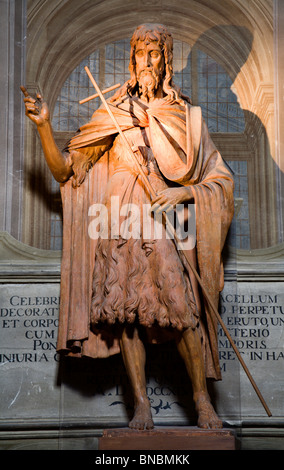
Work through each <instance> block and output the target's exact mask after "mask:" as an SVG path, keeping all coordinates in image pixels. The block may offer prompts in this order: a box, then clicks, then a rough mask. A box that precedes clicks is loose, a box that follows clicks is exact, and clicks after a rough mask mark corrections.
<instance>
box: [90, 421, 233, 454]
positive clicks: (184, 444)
mask: <svg viewBox="0 0 284 470" xmlns="http://www.w3.org/2000/svg"><path fill="white" fill-rule="evenodd" d="M235 449H236V442H235V435H234V433H233V431H231V430H228V429H218V430H216V429H214V430H211V429H210V430H207V429H200V428H196V427H183V426H182V427H171V428H169V427H157V428H154V429H152V430H150V431H136V430H133V429H129V428H118V429H106V430H104V432H103V435H102V437H100V438H99V450H235Z"/></svg>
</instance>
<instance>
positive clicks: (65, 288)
mask: <svg viewBox="0 0 284 470" xmlns="http://www.w3.org/2000/svg"><path fill="white" fill-rule="evenodd" d="M109 105H110V107H111V110H112V111H113V114H114V116H115V117H116V120H117V122H118V123H119V125H120V128H121V129H122V131H123V132H124V134H125V136H126V137H128V138H129V140H130V141H131V135H132V134H131V133H132V132H133V131H135V130H137V129H140V130H142V131H144V130H145V129H147V138H148V140H149V147H150V149H151V152H152V154H153V159H154V161H155V163H156V165H157V167H158V170H159V172H160V174H161V177H162V179H163V180H164V182H166V185H165V187H172V186H176V187H179V186H190V187H191V190H192V192H193V195H194V203H195V209H196V258H197V260H196V264H197V267H198V271H199V274H200V277H201V279H202V281H203V284H204V286H205V288H206V290H207V293H208V295H209V296H210V297H211V299H212V301H213V303H214V305H215V307H216V308H218V303H219V293H220V291H221V290H222V289H223V284H224V276H223V265H222V258H221V252H222V249H223V246H224V242H225V238H226V235H227V232H228V229H229V226H230V223H231V221H232V217H233V186H234V185H233V178H232V175H231V173H230V171H229V170H228V168H227V166H226V164H225V163H224V161H223V160H222V158H221V155H220V153H219V152H218V150H217V149H216V147H215V146H214V144H213V142H212V140H211V138H210V136H209V133H208V130H207V126H206V124H205V123H204V121H203V119H202V116H201V110H200V108H199V107H195V106H191V105H188V104H186V105H185V106H184V105H179V104H167V103H166V101H165V100H163V99H161V100H155V101H154V102H153V103H151V104H145V103H143V102H141V101H140V100H139V99H138V98H137V97H132V98H130V97H129V96H128V97H125V98H124V99H122V100H121V101H120V102H119V103H115V104H111V103H109ZM133 135H135V134H133ZM119 139H120V140H122V139H121V137H120V136H119V135H118V132H117V129H116V128H115V126H114V124H113V122H112V120H111V119H110V117H109V115H108V114H107V112H106V110H105V109H104V108H103V107H101V108H99V109H98V110H97V111H96V112H95V113H94V115H93V117H92V119H91V121H90V122H89V123H87V124H86V125H84V126H82V127H81V128H80V129H79V131H78V133H77V134H76V135H75V136H74V137H73V138H72V139H71V141H70V142H69V144H68V147H67V152H66V158H67V159H68V161H69V163H70V165H71V166H72V168H73V172H74V174H73V176H72V177H71V178H70V179H69V180H68V181H67V182H66V183H63V184H61V196H62V203H63V252H62V268H61V300H60V316H59V331H58V343H57V350H58V351H59V352H61V353H65V354H68V355H71V356H72V355H73V356H78V357H81V356H89V357H93V358H102V357H108V356H110V355H112V354H117V353H119V352H120V346H119V338H118V337H117V336H116V335H115V333H114V330H112V329H109V328H107V327H106V328H99V327H98V328H96V327H94V326H93V327H92V326H91V309H92V295H93V294H92V291H93V274H94V272H95V269H96V261H95V254H96V249H97V247H98V240H96V239H94V238H92V237H90V236H89V233H88V229H89V223H90V217H88V214H89V209H90V207H91V206H92V204H94V203H100V202H104V201H105V192H106V187H107V184H108V181H109V180H110V178H111V177H112V174H113V171H114V169H113V156H112V152H113V148H114V147H115V144H116V143H117V144H116V148H119V146H120V148H121V150H120V151H121V152H124V154H126V153H127V152H126V149H125V148H123V145H122V143H121V141H119ZM130 144H131V145H132V147H133V150H134V152H135V153H137V156H138V157H139V155H140V156H141V154H139V149H138V148H137V145H135V141H134V142H130ZM124 157H125V155H124ZM125 158H126V160H127V157H125ZM130 167H131V164H129V168H130ZM135 178H136V181H137V178H138V179H139V176H137V175H135ZM168 243H173V242H172V241H168ZM179 256H180V257H181V258H182V254H179ZM183 264H184V265H185V266H186V262H185V261H184V260H183ZM201 299H202V312H199V315H200V318H199V320H200V324H202V331H201V337H202V348H203V355H204V363H205V370H206V376H207V377H212V378H215V379H217V380H218V379H220V378H221V373H220V366H219V359H218V344H217V320H216V319H214V318H212V315H211V314H210V310H209V306H208V305H207V302H206V300H205V299H204V298H202V294H201ZM196 325H198V322H196ZM196 325H195V326H196ZM195 326H194V327H195ZM150 330H151V328H150Z"/></svg>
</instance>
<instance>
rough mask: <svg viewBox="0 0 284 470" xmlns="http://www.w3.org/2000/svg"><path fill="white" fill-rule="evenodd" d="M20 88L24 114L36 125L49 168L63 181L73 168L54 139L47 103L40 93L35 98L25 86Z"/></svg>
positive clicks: (67, 177) (70, 174) (55, 176)
mask: <svg viewBox="0 0 284 470" xmlns="http://www.w3.org/2000/svg"><path fill="white" fill-rule="evenodd" d="M21 90H22V92H23V93H24V95H25V98H24V103H25V107H26V116H28V117H29V118H30V120H31V121H32V122H34V123H35V124H36V126H37V130H38V133H39V136H40V140H41V144H42V148H43V152H44V155H45V159H46V161H47V164H48V166H49V169H50V171H51V172H52V174H53V176H54V178H55V179H56V180H57V181H58V182H59V183H64V182H65V181H67V180H68V179H69V178H70V176H72V174H73V170H72V168H71V166H70V164H69V163H68V161H67V160H66V158H64V155H63V154H62V153H61V151H60V150H59V148H58V147H57V145H56V142H55V140H54V136H53V132H52V126H51V123H50V113H49V109H48V106H47V103H46V102H45V101H44V100H43V98H42V96H41V95H39V94H37V98H36V99H35V98H32V97H31V96H30V95H29V93H28V91H27V90H26V88H25V87H23V86H22V87H21Z"/></svg>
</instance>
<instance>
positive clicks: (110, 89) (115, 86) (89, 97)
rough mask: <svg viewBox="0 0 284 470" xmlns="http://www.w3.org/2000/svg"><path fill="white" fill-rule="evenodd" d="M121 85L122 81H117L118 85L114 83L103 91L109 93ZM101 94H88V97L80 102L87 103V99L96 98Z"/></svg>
mask: <svg viewBox="0 0 284 470" xmlns="http://www.w3.org/2000/svg"><path fill="white" fill-rule="evenodd" d="M118 87H120V83H117V84H116V85H112V86H110V87H109V88H106V89H105V90H103V91H102V93H103V94H105V93H108V92H109V91H112V90H115V89H116V88H118ZM98 96H100V95H99V94H98V93H96V94H95V95H91V96H88V98H84V99H83V100H81V101H79V104H83V103H87V101H91V100H94V99H95V98H97V97H98Z"/></svg>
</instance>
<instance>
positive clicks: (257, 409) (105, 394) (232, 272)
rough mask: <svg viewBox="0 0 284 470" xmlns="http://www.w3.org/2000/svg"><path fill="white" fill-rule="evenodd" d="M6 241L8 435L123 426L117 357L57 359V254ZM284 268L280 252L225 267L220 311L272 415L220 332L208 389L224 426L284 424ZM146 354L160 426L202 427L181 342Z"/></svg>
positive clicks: (3, 308) (2, 314) (4, 414)
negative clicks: (217, 371)
mask: <svg viewBox="0 0 284 470" xmlns="http://www.w3.org/2000/svg"><path fill="white" fill-rule="evenodd" d="M0 242H1V247H0V251H1V258H2V260H1V281H2V282H1V284H0V363H1V372H2V373H1V378H0V381H1V403H0V406H1V420H0V426H1V429H0V431H1V433H2V436H4V437H5V436H6V438H7V436H9V432H11V430H12V429H13V433H14V432H22V430H23V429H28V430H29V432H32V431H33V430H37V431H39V430H46V429H50V428H53V429H57V430H59V431H60V432H61V437H62V435H63V434H64V432H67V431H66V429H69V432H70V429H78V428H80V429H82V428H83V429H85V430H89V432H90V430H91V429H92V432H93V434H92V436H94V435H96V433H97V435H99V433H100V432H101V430H102V429H104V428H108V427H120V426H126V425H127V422H128V419H129V417H130V415H131V413H132V399H131V394H130V393H129V384H128V379H127V377H126V374H125V371H124V367H123V364H122V360H121V357H120V355H117V356H113V357H111V358H109V359H103V360H92V359H75V358H65V359H64V360H62V359H60V357H59V356H58V354H57V353H56V339H57V327H58V312H59V302H60V254H58V252H48V251H45V250H38V249H33V248H31V247H28V246H26V245H23V244H21V243H19V242H17V241H16V240H15V239H13V238H12V237H11V236H10V235H8V234H7V233H5V234H3V235H2V237H1V241H0ZM272 251H273V253H272ZM274 255H275V256H274ZM268 259H270V261H268ZM271 259H272V260H273V259H274V260H275V261H271ZM281 272H283V247H282V246H279V247H277V248H274V249H273V250H272V249H270V250H269V249H268V250H266V251H265V252H263V250H261V252H256V253H251V255H250V258H249V259H248V257H247V255H246V257H245V258H242V256H240V255H239V258H238V259H237V260H235V261H234V262H233V263H232V262H231V263H228V264H227V266H226V270H225V287H224V290H223V292H222V294H221V302H220V312H221V314H222V318H223V321H224V323H225V325H226V327H227V328H228V330H229V332H230V334H231V336H232V338H233V339H234V341H235V342H236V345H237V347H238V349H239V351H240V353H241V354H242V356H243V358H244V361H245V363H246V365H247V366H248V368H249V370H250V372H251V374H252V376H253V378H254V380H255V382H256V384H257V385H258V387H259V389H260V391H261V393H262V395H263V397H264V399H265V401H266V403H267V405H268V406H269V408H270V410H271V412H272V417H270V418H269V417H267V414H266V412H265V410H264V408H263V406H262V404H261V403H260V401H259V399H258V397H257V395H256V393H255V391H254V390H253V387H252V385H251V383H250V382H249V380H248V378H247V376H246V374H245V373H244V371H243V369H242V367H241V366H240V364H239V361H238V360H237V357H236V355H235V353H234V351H233V349H232V348H231V346H230V344H229V341H228V339H227V338H226V336H225V334H224V332H223V330H222V329H221V327H220V328H219V351H220V362H221V369H222V376H223V380H222V381H220V382H217V383H209V388H210V391H211V394H212V398H213V401H214V403H215V406H216V409H217V411H218V413H219V415H220V417H221V418H222V420H223V422H224V423H225V425H226V426H233V427H236V428H239V427H241V426H243V425H244V424H245V423H248V424H249V425H250V426H262V427H269V426H270V427H271V426H277V425H278V424H279V423H281V422H282V421H281V420H282V419H283V389H284V382H283V381H284V379H283V364H284V346H283V339H284V328H283V325H284V307H283V305H284V281H283V276H282V275H281ZM147 353H148V356H147V357H148V361H147V393H148V397H149V399H150V402H151V406H152V412H153V417H154V422H155V425H156V426H165V425H195V424H196V422H195V419H196V417H195V413H194V411H193V409H192V405H191V393H192V392H191V387H190V383H189V379H188V377H187V374H186V372H185V370H184V366H183V363H182V362H181V360H180V358H179V356H178V354H177V352H176V350H175V347H174V345H171V344H164V345H159V346H157V345H155V346H148V347H147ZM41 432H43V431H41ZM62 433H63V434H62ZM10 438H11V436H10ZM4 442H6V440H5V439H4Z"/></svg>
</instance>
